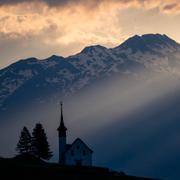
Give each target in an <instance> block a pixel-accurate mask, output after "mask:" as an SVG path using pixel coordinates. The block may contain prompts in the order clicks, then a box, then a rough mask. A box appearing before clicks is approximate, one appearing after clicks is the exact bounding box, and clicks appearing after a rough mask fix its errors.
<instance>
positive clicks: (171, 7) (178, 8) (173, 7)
mask: <svg viewBox="0 0 180 180" xmlns="http://www.w3.org/2000/svg"><path fill="white" fill-rule="evenodd" d="M162 10H163V12H165V13H168V14H179V13H180V5H179V3H176V2H175V3H171V4H166V5H165V6H164V7H163V8H162Z"/></svg>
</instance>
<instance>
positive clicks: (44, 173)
mask: <svg viewBox="0 0 180 180" xmlns="http://www.w3.org/2000/svg"><path fill="white" fill-rule="evenodd" d="M0 172H1V175H0V176H1V179H2V178H3V179H37V178H38V179H51V180H56V179H59V180H95V179H103V180H153V179H150V178H142V177H135V176H129V175H126V174H125V173H123V172H117V171H111V170H110V169H108V168H101V167H82V166H81V167H80V166H79V167H78V166H60V165H58V164H55V163H47V162H44V161H42V160H39V159H37V158H34V157H33V156H28V157H25V156H22V157H21V156H17V157H15V158H12V159H4V158H0ZM154 180H155V179H154Z"/></svg>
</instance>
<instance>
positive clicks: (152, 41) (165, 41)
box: [117, 34, 179, 52]
mask: <svg viewBox="0 0 180 180" xmlns="http://www.w3.org/2000/svg"><path fill="white" fill-rule="evenodd" d="M177 46H179V44H178V43H177V42H176V41H174V40H173V39H171V38H169V37H168V36H167V35H165V34H163V35H161V34H144V35H142V36H139V35H135V36H133V37H130V38H129V39H127V40H126V41H125V42H124V43H122V44H121V45H120V46H118V47H117V48H118V49H119V48H120V49H127V48H131V49H132V50H133V51H142V52H144V51H150V50H151V49H152V48H154V47H155V48H161V47H163V48H171V47H172V48H176V47H177Z"/></svg>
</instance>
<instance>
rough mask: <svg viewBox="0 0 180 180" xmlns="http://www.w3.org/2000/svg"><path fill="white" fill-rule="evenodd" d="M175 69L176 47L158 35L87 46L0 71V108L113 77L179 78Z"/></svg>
mask: <svg viewBox="0 0 180 180" xmlns="http://www.w3.org/2000/svg"><path fill="white" fill-rule="evenodd" d="M179 67H180V44H178V43H177V42H175V41H174V40H172V39H170V38H169V37H167V36H166V35H160V34H146V35H143V36H137V35H136V36H133V37H131V38H129V39H128V40H127V41H125V42H124V43H122V44H121V45H119V46H118V47H115V48H112V49H107V48H105V47H103V46H100V45H96V46H89V47H86V48H84V49H83V50H82V51H81V52H80V53H78V54H76V55H74V56H70V57H67V58H63V57H60V56H51V57H49V58H47V59H44V60H38V59H36V58H29V59H25V60H20V61H18V62H16V63H14V64H12V65H10V66H8V67H7V68H4V69H2V70H1V71H0V89H1V90H0V107H1V111H3V110H7V109H8V107H9V106H10V104H13V103H14V104H17V101H18V102H20V101H21V100H22V101H28V99H29V100H30V101H32V99H34V100H38V101H41V100H43V97H44V96H51V95H53V94H55V93H57V92H58V93H60V94H62V95H68V94H71V93H74V92H77V91H78V90H80V89H82V88H84V87H86V86H88V85H90V84H92V83H93V82H95V81H97V80H100V79H104V78H106V77H111V76H113V75H118V76H124V75H131V76H136V75H137V74H138V71H137V69H138V70H141V71H146V72H151V73H154V72H155V73H159V72H168V73H170V74H175V75H178V76H179V71H178V68H179ZM42 89H43V91H42Z"/></svg>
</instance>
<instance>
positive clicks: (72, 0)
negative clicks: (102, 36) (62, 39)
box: [0, 0, 102, 6]
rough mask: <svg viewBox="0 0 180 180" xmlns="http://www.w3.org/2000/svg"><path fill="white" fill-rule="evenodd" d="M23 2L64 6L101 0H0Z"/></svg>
mask: <svg viewBox="0 0 180 180" xmlns="http://www.w3.org/2000/svg"><path fill="white" fill-rule="evenodd" d="M25 2H27V3H28V2H29V3H31V2H45V3H47V4H48V5H50V6H56V5H58V6H65V5H68V4H79V3H83V4H85V3H87V2H88V3H89V2H93V3H96V4H97V3H100V2H102V1H100V0H97V1H94V0H92V1H89V0H84V1H83V0H0V5H9V4H18V3H25Z"/></svg>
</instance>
